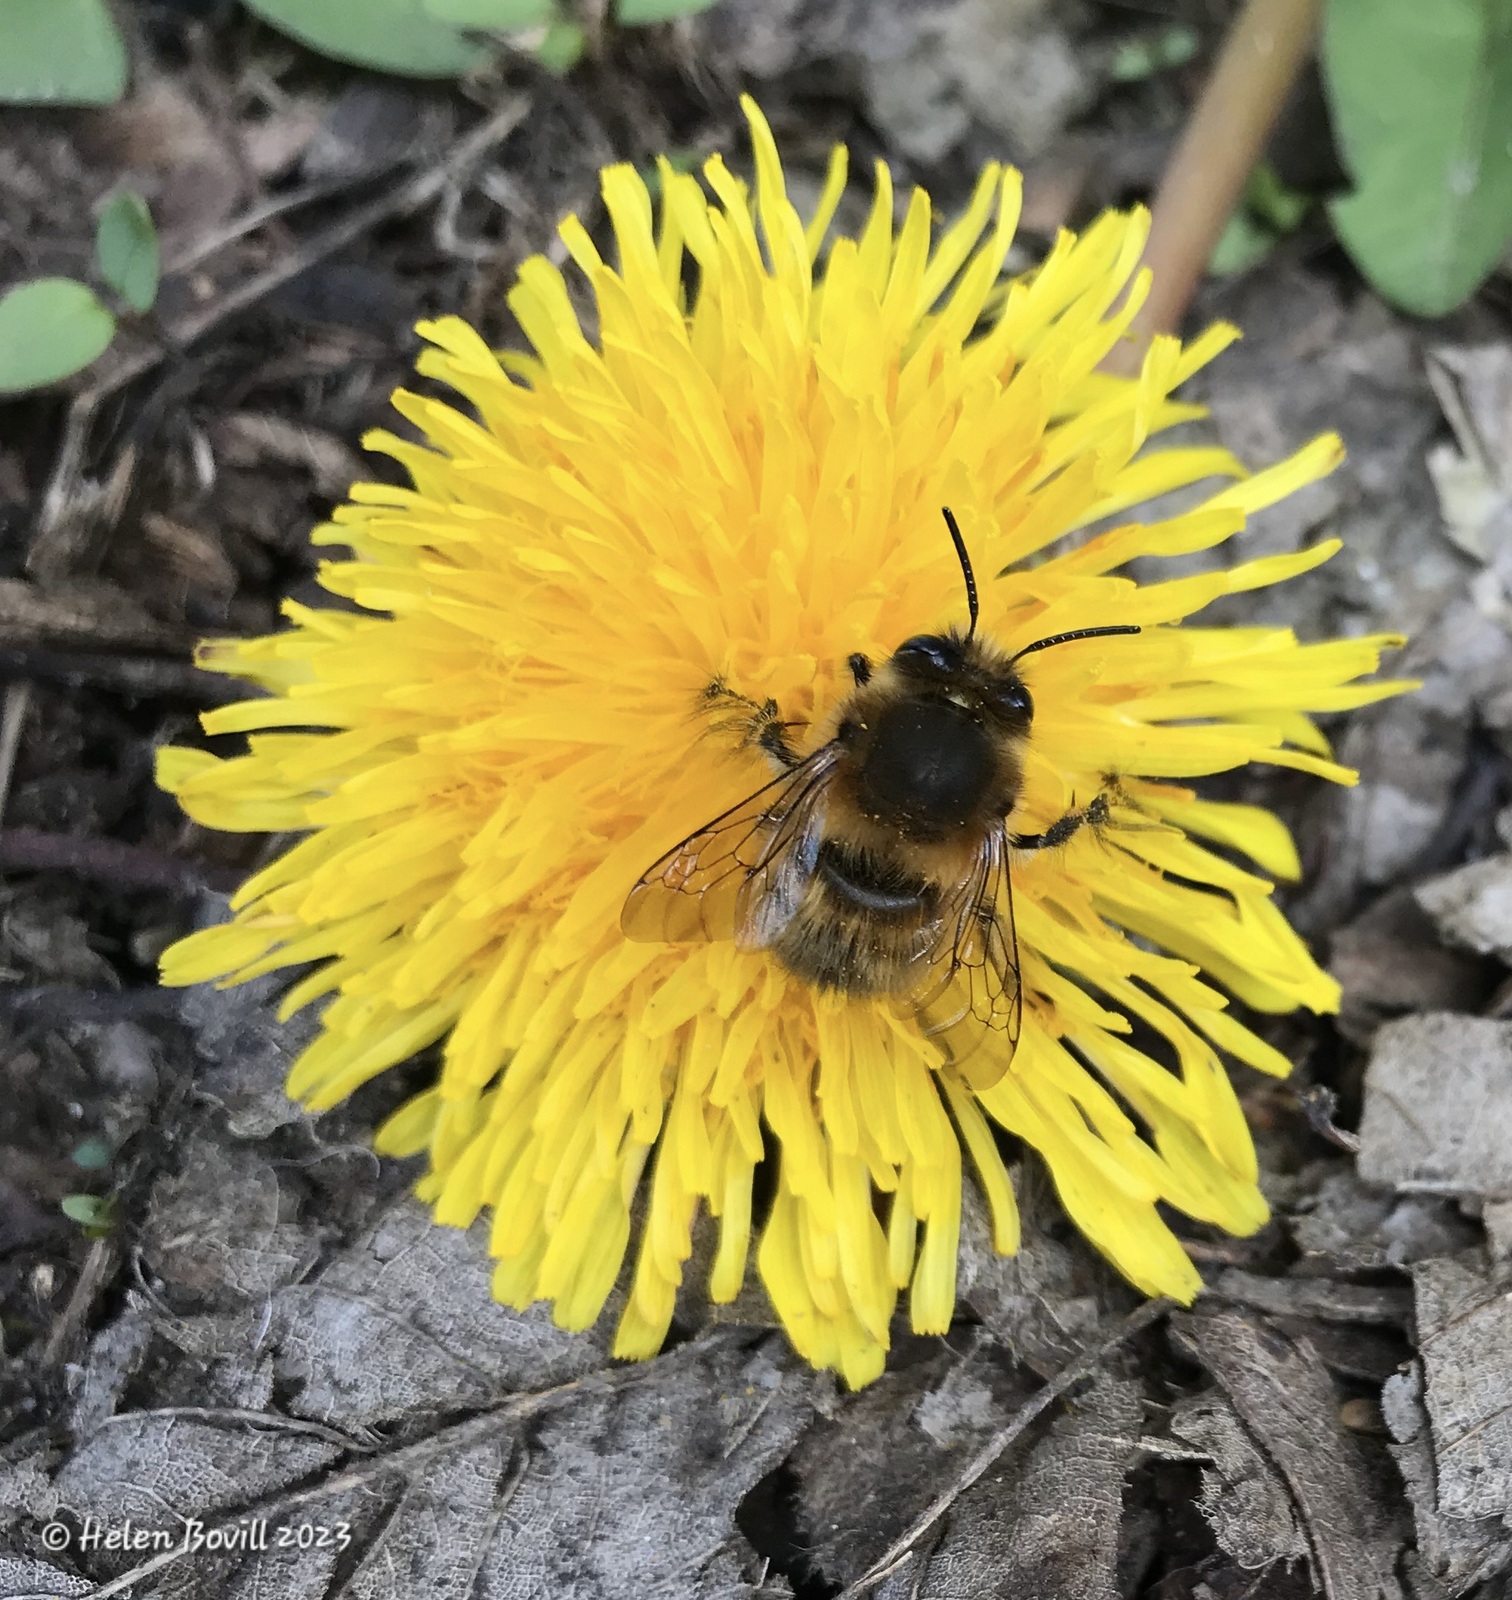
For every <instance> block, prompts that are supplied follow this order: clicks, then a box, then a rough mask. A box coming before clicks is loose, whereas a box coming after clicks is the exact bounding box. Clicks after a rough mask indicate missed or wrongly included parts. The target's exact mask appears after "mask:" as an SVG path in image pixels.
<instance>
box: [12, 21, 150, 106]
mask: <svg viewBox="0 0 1512 1600" xmlns="http://www.w3.org/2000/svg"><path fill="white" fill-rule="evenodd" d="M125 92H126V47H125V45H124V44H122V43H121V36H120V34H119V33H118V32H117V31H116V25H115V23H114V22H113V21H111V17H110V12H109V11H108V10H107V9H106V6H105V0H0V100H8V101H10V102H12V103H13V104H18V105H65V106H106V105H110V104H111V102H112V101H115V100H119V99H120V98H121V96H122V95H123V94H125Z"/></svg>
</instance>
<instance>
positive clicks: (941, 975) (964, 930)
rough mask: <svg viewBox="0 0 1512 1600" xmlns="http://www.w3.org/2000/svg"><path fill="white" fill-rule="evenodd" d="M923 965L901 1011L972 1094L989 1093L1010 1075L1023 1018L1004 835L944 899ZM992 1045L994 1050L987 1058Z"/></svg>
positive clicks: (992, 839) (985, 845)
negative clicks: (937, 1047)
mask: <svg viewBox="0 0 1512 1600" xmlns="http://www.w3.org/2000/svg"><path fill="white" fill-rule="evenodd" d="M920 966H921V968H922V969H923V971H922V973H921V977H920V981H919V985H918V987H917V988H915V989H913V990H912V991H910V992H908V993H907V994H905V995H904V996H903V997H902V998H901V1000H900V1002H899V1006H900V1009H901V1010H903V1011H904V1012H905V1013H906V1014H909V1015H912V1016H914V1017H916V1018H917V1020H918V1022H919V1025H920V1027H921V1028H922V1029H923V1031H924V1032H925V1033H926V1034H927V1035H929V1036H930V1037H931V1038H933V1039H935V1040H936V1042H937V1043H938V1044H940V1046H941V1047H942V1048H943V1049H944V1050H945V1052H946V1054H947V1055H948V1056H949V1057H950V1059H951V1060H952V1061H953V1062H954V1063H955V1064H956V1065H957V1066H959V1067H960V1068H961V1069H962V1072H963V1073H964V1075H965V1077H966V1079H967V1081H968V1082H969V1083H970V1084H971V1085H972V1087H973V1088H976V1089H986V1088H990V1087H991V1086H992V1085H993V1084H994V1083H996V1082H997V1081H998V1079H999V1078H1001V1077H1002V1076H1003V1074H1004V1073H1005V1072H1006V1071H1007V1070H1008V1063H1009V1061H1010V1060H1011V1059H1012V1056H1013V1050H1014V1047H1015V1046H1016V1045H1017V1044H1018V1038H1019V1029H1020V1027H1021V1026H1022V1024H1023V1017H1024V992H1023V985H1022V983H1021V981H1020V977H1019V956H1018V931H1017V929H1016V928H1015V926H1014V922H1013V883H1012V879H1011V878H1010V877H1009V874H1008V841H1007V838H1006V836H1005V834H1004V833H1003V831H1002V830H1001V829H998V830H996V831H994V832H993V833H991V834H989V835H988V836H987V838H985V839H984V840H983V841H982V845H981V848H980V849H979V850H978V851H977V856H976V860H975V862H974V863H973V865H972V870H971V871H970V872H969V873H967V874H966V876H965V877H964V878H963V879H962V881H961V883H960V884H959V886H958V887H957V888H956V889H955V891H954V892H953V893H952V894H950V895H949V896H948V897H947V898H946V900H945V902H944V904H943V905H942V907H941V911H940V925H939V933H938V935H937V936H936V938H935V940H934V942H933V944H932V945H931V946H930V948H929V949H928V951H927V952H926V953H925V954H924V955H923V956H921V958H920ZM994 1035H996V1036H997V1037H996V1038H994V1037H993V1036H994ZM989 1043H990V1044H992V1046H993V1048H992V1049H990V1050H989V1051H987V1052H985V1053H983V1050H982V1047H983V1046H984V1045H987V1044H989Z"/></svg>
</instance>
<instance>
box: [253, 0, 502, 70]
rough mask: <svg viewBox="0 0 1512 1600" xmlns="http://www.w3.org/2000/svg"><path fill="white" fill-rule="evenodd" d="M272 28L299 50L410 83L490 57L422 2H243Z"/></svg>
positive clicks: (399, 0)
mask: <svg viewBox="0 0 1512 1600" xmlns="http://www.w3.org/2000/svg"><path fill="white" fill-rule="evenodd" d="M242 3H243V4H244V5H245V6H246V8H247V9H248V10H249V11H251V12H253V13H255V14H256V15H257V16H259V17H261V18H262V20H263V21H264V22H266V23H267V24H268V25H269V26H270V27H274V28H277V29H278V30H279V31H280V32H281V33H287V34H288V35H289V36H290V37H291V38H294V39H298V40H299V42H300V43H301V44H305V45H308V46H309V47H310V49H312V50H318V51H319V52H320V53H321V54H322V55H327V56H334V57H335V58H336V60H338V61H350V62H353V63H354V64H355V65H357V66H359V67H376V68H377V69H378V70H379V71H380V72H398V73H402V74H404V75H405V76H406V77H411V78H455V77H460V76H461V74H462V73H464V72H471V71H472V70H473V69H474V68H475V67H480V66H482V65H483V64H484V62H486V61H487V60H488V52H487V51H486V50H482V49H479V47H478V46H477V45H475V44H474V43H473V42H472V40H470V39H469V38H467V36H466V35H465V34H464V33H462V32H461V31H460V30H459V29H457V28H454V27H452V26H451V25H450V24H449V23H445V22H440V21H438V20H437V19H436V18H435V17H433V16H432V15H431V14H430V13H429V12H428V11H427V10H426V8H425V6H424V5H423V4H422V0H242Z"/></svg>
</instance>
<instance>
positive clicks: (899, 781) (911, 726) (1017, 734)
mask: <svg viewBox="0 0 1512 1600" xmlns="http://www.w3.org/2000/svg"><path fill="white" fill-rule="evenodd" d="M1032 716H1033V706H1032V703H1031V701H1030V698H1029V691H1028V689H1027V688H1025V686H1024V683H1023V681H1022V680H1021V679H1020V678H1019V677H1018V675H1017V674H1016V673H1015V672H1013V671H1012V670H1011V669H1010V668H1008V667H1006V666H1004V665H1002V664H1001V662H1000V660H997V659H994V658H993V657H992V656H991V655H990V654H989V653H988V652H987V651H986V650H984V649H983V647H982V646H980V645H979V644H977V643H976V642H974V641H969V640H964V639H961V638H959V637H956V636H954V635H950V634H920V635H919V636H918V637H916V638H913V639H908V640H906V641H905V642H904V643H903V644H901V645H900V646H899V647H898V649H897V650H896V651H894V653H893V655H892V657H891V659H890V660H889V661H888V663H887V665H886V667H885V668H884V669H883V671H882V672H881V673H879V674H878V677H877V679H876V680H875V681H874V683H873V684H871V685H870V686H868V687H867V688H866V689H863V690H862V691H860V693H859V694H858V695H857V696H856V698H855V700H854V701H853V703H852V707H851V714H849V715H847V716H846V718H844V719H843V720H842V722H841V728H840V739H841V741H842V743H844V744H846V745H848V747H849V750H850V753H851V755H852V757H853V765H852V766H851V774H852V781H853V783H854V792H855V797H856V801H857V804H858V806H859V808H860V809H861V811H862V812H863V813H864V814H865V815H866V816H869V817H871V818H873V819H875V820H877V821H879V822H883V823H885V824H887V825H889V826H892V827H895V828H897V829H899V830H900V831H901V832H903V833H904V834H905V835H907V836H910V837H914V838H930V837H939V836H941V835H946V834H950V833H952V832H955V831H957V830H961V829H965V828H970V827H976V826H980V825H982V823H983V821H984V819H985V818H987V817H989V816H992V815H1002V814H1003V813H1004V810H1005V808H1006V807H1008V806H1011V805H1012V803H1013V800H1014V799H1015V798H1016V796H1017V790H1018V781H1019V778H1018V775H1019V757H1018V746H1019V744H1020V743H1021V741H1022V740H1023V738H1024V737H1025V736H1026V735H1027V734H1028V731H1029V724H1030V719H1031V718H1032Z"/></svg>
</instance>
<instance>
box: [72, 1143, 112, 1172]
mask: <svg viewBox="0 0 1512 1600" xmlns="http://www.w3.org/2000/svg"><path fill="white" fill-rule="evenodd" d="M114 1154H115V1152H114V1151H113V1150H112V1149H111V1148H110V1146H109V1145H108V1144H106V1142H105V1141H104V1140H103V1139H86V1140H85V1141H84V1142H83V1143H82V1144H81V1145H79V1146H78V1148H77V1149H76V1150H75V1151H74V1153H73V1164H74V1165H75V1166H76V1167H83V1168H84V1170H85V1171H86V1172H98V1171H99V1170H100V1168H101V1167H108V1166H109V1165H110V1158H111V1156H112V1155H114Z"/></svg>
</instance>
